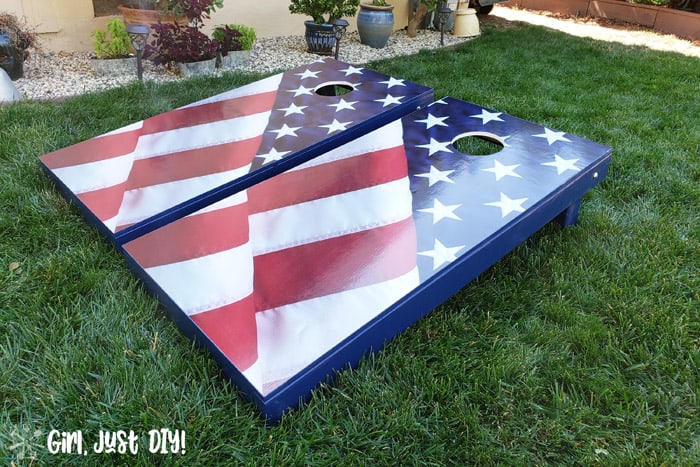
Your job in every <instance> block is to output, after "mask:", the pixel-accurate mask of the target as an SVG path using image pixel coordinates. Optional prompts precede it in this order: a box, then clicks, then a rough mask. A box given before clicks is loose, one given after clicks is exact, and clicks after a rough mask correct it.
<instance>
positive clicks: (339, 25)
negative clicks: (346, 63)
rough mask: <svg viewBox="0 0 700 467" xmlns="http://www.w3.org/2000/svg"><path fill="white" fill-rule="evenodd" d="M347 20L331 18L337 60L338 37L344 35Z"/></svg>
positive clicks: (340, 37)
mask: <svg viewBox="0 0 700 467" xmlns="http://www.w3.org/2000/svg"><path fill="white" fill-rule="evenodd" d="M348 24H350V23H348V22H347V21H345V20H344V19H334V20H333V34H335V59H336V60H338V49H339V48H340V39H342V38H343V36H345V32H346V31H347V27H348Z"/></svg>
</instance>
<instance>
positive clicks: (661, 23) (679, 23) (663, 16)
mask: <svg viewBox="0 0 700 467" xmlns="http://www.w3.org/2000/svg"><path fill="white" fill-rule="evenodd" d="M654 29H655V30H657V31H661V32H666V33H669V34H676V35H677V36H680V37H686V38H688V39H693V40H700V13H693V12H691V11H683V10H673V9H670V8H659V13H658V15H657V16H656V23H654Z"/></svg>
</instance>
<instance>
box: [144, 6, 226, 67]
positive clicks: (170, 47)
mask: <svg viewBox="0 0 700 467" xmlns="http://www.w3.org/2000/svg"><path fill="white" fill-rule="evenodd" d="M170 4H171V7H172V8H173V9H174V10H173V11H175V12H176V13H177V14H180V15H183V16H184V17H185V18H187V22H188V24H187V25H186V26H183V25H180V24H177V23H175V24H172V23H156V24H152V25H151V29H152V30H153V33H152V41H151V42H149V43H148V44H147V45H146V49H145V50H144V56H145V57H146V58H148V59H150V60H151V61H152V62H153V63H155V64H156V65H165V66H168V67H172V66H173V65H177V66H178V68H179V70H180V73H181V74H183V75H184V76H191V75H195V74H204V73H210V72H212V71H213V70H214V67H215V66H216V55H217V52H218V51H219V41H217V40H216V39H213V38H211V37H209V36H207V35H206V34H205V33H203V32H202V31H201V27H202V26H203V25H204V20H205V19H209V18H210V17H211V16H210V15H211V12H213V11H214V10H215V9H216V8H218V7H221V6H222V4H223V0H177V1H174V2H171V3H170Z"/></svg>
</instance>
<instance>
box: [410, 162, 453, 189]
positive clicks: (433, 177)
mask: <svg viewBox="0 0 700 467" xmlns="http://www.w3.org/2000/svg"><path fill="white" fill-rule="evenodd" d="M452 172H454V170H442V171H441V170H438V169H436V168H435V166H432V165H431V166H430V173H427V174H416V177H425V178H427V179H428V186H429V187H431V186H433V185H435V184H436V183H437V182H447V183H454V180H452V179H451V178H450V177H448V175H450V174H451V173H452Z"/></svg>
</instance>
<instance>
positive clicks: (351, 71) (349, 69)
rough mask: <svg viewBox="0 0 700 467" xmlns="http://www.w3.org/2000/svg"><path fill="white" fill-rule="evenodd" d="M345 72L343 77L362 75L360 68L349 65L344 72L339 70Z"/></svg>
mask: <svg viewBox="0 0 700 467" xmlns="http://www.w3.org/2000/svg"><path fill="white" fill-rule="evenodd" d="M340 71H344V72H345V76H350V75H353V74H355V75H361V74H362V68H355V67H354V66H352V65H350V66H348V67H347V68H346V69H344V70H340Z"/></svg>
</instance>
